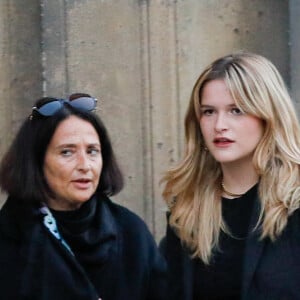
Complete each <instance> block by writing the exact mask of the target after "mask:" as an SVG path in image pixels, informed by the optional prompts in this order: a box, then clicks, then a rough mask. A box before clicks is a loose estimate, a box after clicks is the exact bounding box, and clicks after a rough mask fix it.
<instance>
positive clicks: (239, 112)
mask: <svg viewBox="0 0 300 300" xmlns="http://www.w3.org/2000/svg"><path fill="white" fill-rule="evenodd" d="M231 113H232V114H234V115H241V114H243V112H242V111H241V110H240V109H239V108H238V107H234V108H232V109H231Z"/></svg>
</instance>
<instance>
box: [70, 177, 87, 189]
mask: <svg viewBox="0 0 300 300" xmlns="http://www.w3.org/2000/svg"><path fill="white" fill-rule="evenodd" d="M72 182H73V184H74V185H75V187H77V188H79V189H86V188H89V187H90V183H91V179H85V178H82V179H76V180H73V181H72Z"/></svg>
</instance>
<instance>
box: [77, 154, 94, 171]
mask: <svg viewBox="0 0 300 300" xmlns="http://www.w3.org/2000/svg"><path fill="white" fill-rule="evenodd" d="M77 168H78V169H79V170H83V171H88V170H90V169H91V162H90V160H89V157H88V155H87V154H86V153H79V154H78V158H77Z"/></svg>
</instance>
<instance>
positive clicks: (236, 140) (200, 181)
mask: <svg viewBox="0 0 300 300" xmlns="http://www.w3.org/2000/svg"><path fill="white" fill-rule="evenodd" d="M185 134H186V151H185V154H184V156H183V158H182V160H181V161H180V162H179V164H178V165H177V166H175V167H174V168H172V169H171V170H169V171H168V172H167V173H166V175H165V176H164V178H163V182H164V183H165V188H164V192H163V196H164V198H165V200H166V202H167V204H168V206H169V208H170V213H169V218H168V221H169V224H168V229H167V235H166V238H165V239H164V242H163V243H162V245H163V250H164V252H165V255H166V258H167V260H168V264H169V283H170V287H169V289H168V292H169V299H173V300H174V299H180V300H198V299H206V300H208V299H231V300H233V299H247V300H250V299H251V300H252V299H253V300H254V299H255V300H258V299H264V300H268V299H272V300H276V299H280V300H282V299H300V212H299V206H300V127H299V123H298V119H297V116H296V112H295V108H294V106H293V103H292V100H291V98H290V96H289V94H288V92H287V89H286V87H285V84H284V82H283V80H282V78H281V76H280V74H279V72H278V70H277V69H276V67H275V66H274V65H273V64H272V63H271V62H270V61H269V60H268V59H266V58H264V57H262V56H260V55H256V54H252V53H243V52H239V53H235V54H232V55H228V56H225V57H222V58H220V59H218V60H216V61H214V62H213V63H212V64H210V65H209V66H208V67H207V68H206V69H205V70H204V71H203V72H202V74H201V75H200V77H199V78H198V80H197V81H196V83H195V85H194V88H193V91H192V95H191V100H190V104H189V107H188V110H187V114H186V118H185Z"/></svg>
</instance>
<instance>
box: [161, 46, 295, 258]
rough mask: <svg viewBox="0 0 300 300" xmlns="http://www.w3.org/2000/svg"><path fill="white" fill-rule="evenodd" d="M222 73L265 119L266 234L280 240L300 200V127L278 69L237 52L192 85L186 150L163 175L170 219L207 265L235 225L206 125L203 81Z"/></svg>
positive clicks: (259, 152)
mask: <svg viewBox="0 0 300 300" xmlns="http://www.w3.org/2000/svg"><path fill="white" fill-rule="evenodd" d="M215 79H222V80H224V82H225V83H226V85H227V87H228V89H229V90H230V92H231V94H232V97H233V99H234V101H235V102H236V104H237V106H238V107H240V108H241V109H242V110H243V111H244V112H246V113H249V114H251V115H254V116H257V117H259V118H260V119H262V120H263V121H264V123H265V130H264V134H263V137H262V139H261V140H260V142H259V144H258V146H257V148H256V150H255V153H254V156H253V164H254V167H255V168H256V170H257V173H258V175H259V176H260V183H259V197H260V201H261V210H260V217H259V220H258V223H257V227H258V226H259V225H260V226H261V238H266V237H269V238H270V239H271V240H275V239H276V238H277V237H278V236H279V235H280V234H281V233H282V231H283V229H284V228H285V226H286V224H287V220H288V217H289V215H291V214H292V213H293V212H294V211H295V210H296V209H297V208H299V205H300V188H299V186H300V173H299V171H300V168H299V165H300V127H299V122H298V119H297V115H296V112H295V108H294V106H293V103H292V100H291V98H290V96H289V93H288V91H287V89H286V87H285V84H284V82H283V79H282V77H281V76H280V74H279V72H278V70H277V69H276V67H275V66H274V65H273V64H272V63H271V62H270V61H269V60H268V59H266V58H264V57H262V56H260V55H257V54H253V53H245V52H239V53H234V54H231V55H227V56H225V57H222V58H220V59H218V60H216V61H214V62H213V63H212V64H210V65H209V66H208V67H207V68H206V69H205V70H204V71H203V72H202V74H201V75H200V76H199V78H198V80H197V81H196V83H195V85H194V88H193V90H192V94H191V98H190V103H189V107H188V110H187V113H186V117H185V138H186V145H185V153H184V156H183V158H182V160H181V161H180V162H179V163H178V165H177V166H175V167H173V168H171V169H170V170H169V171H167V172H166V174H165V176H164V177H163V178H162V182H163V183H165V187H164V191H163V197H164V199H165V200H166V202H167V204H168V206H169V207H170V211H171V214H170V219H169V222H170V226H171V227H173V229H174V230H175V232H176V233H177V235H178V236H179V238H180V239H181V241H182V243H183V244H184V245H185V246H187V247H188V248H189V249H190V251H191V253H192V255H193V257H200V258H201V259H202V261H203V262H204V263H206V264H209V262H210V259H211V257H212V252H213V250H214V249H215V248H217V247H218V242H219V233H220V230H223V231H224V232H226V230H227V229H226V225H225V223H224V221H223V219H222V213H221V201H220V197H221V191H220V184H221V178H222V171H221V167H220V164H219V163H218V162H217V161H216V160H215V159H214V158H213V157H212V155H210V153H209V152H208V151H207V150H206V149H205V147H204V140H203V137H202V134H201V130H200V126H199V117H200V115H199V114H200V104H201V93H202V90H203V87H204V85H205V84H206V83H207V82H208V81H211V80H215ZM174 199H175V201H174ZM257 227H256V228H257Z"/></svg>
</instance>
